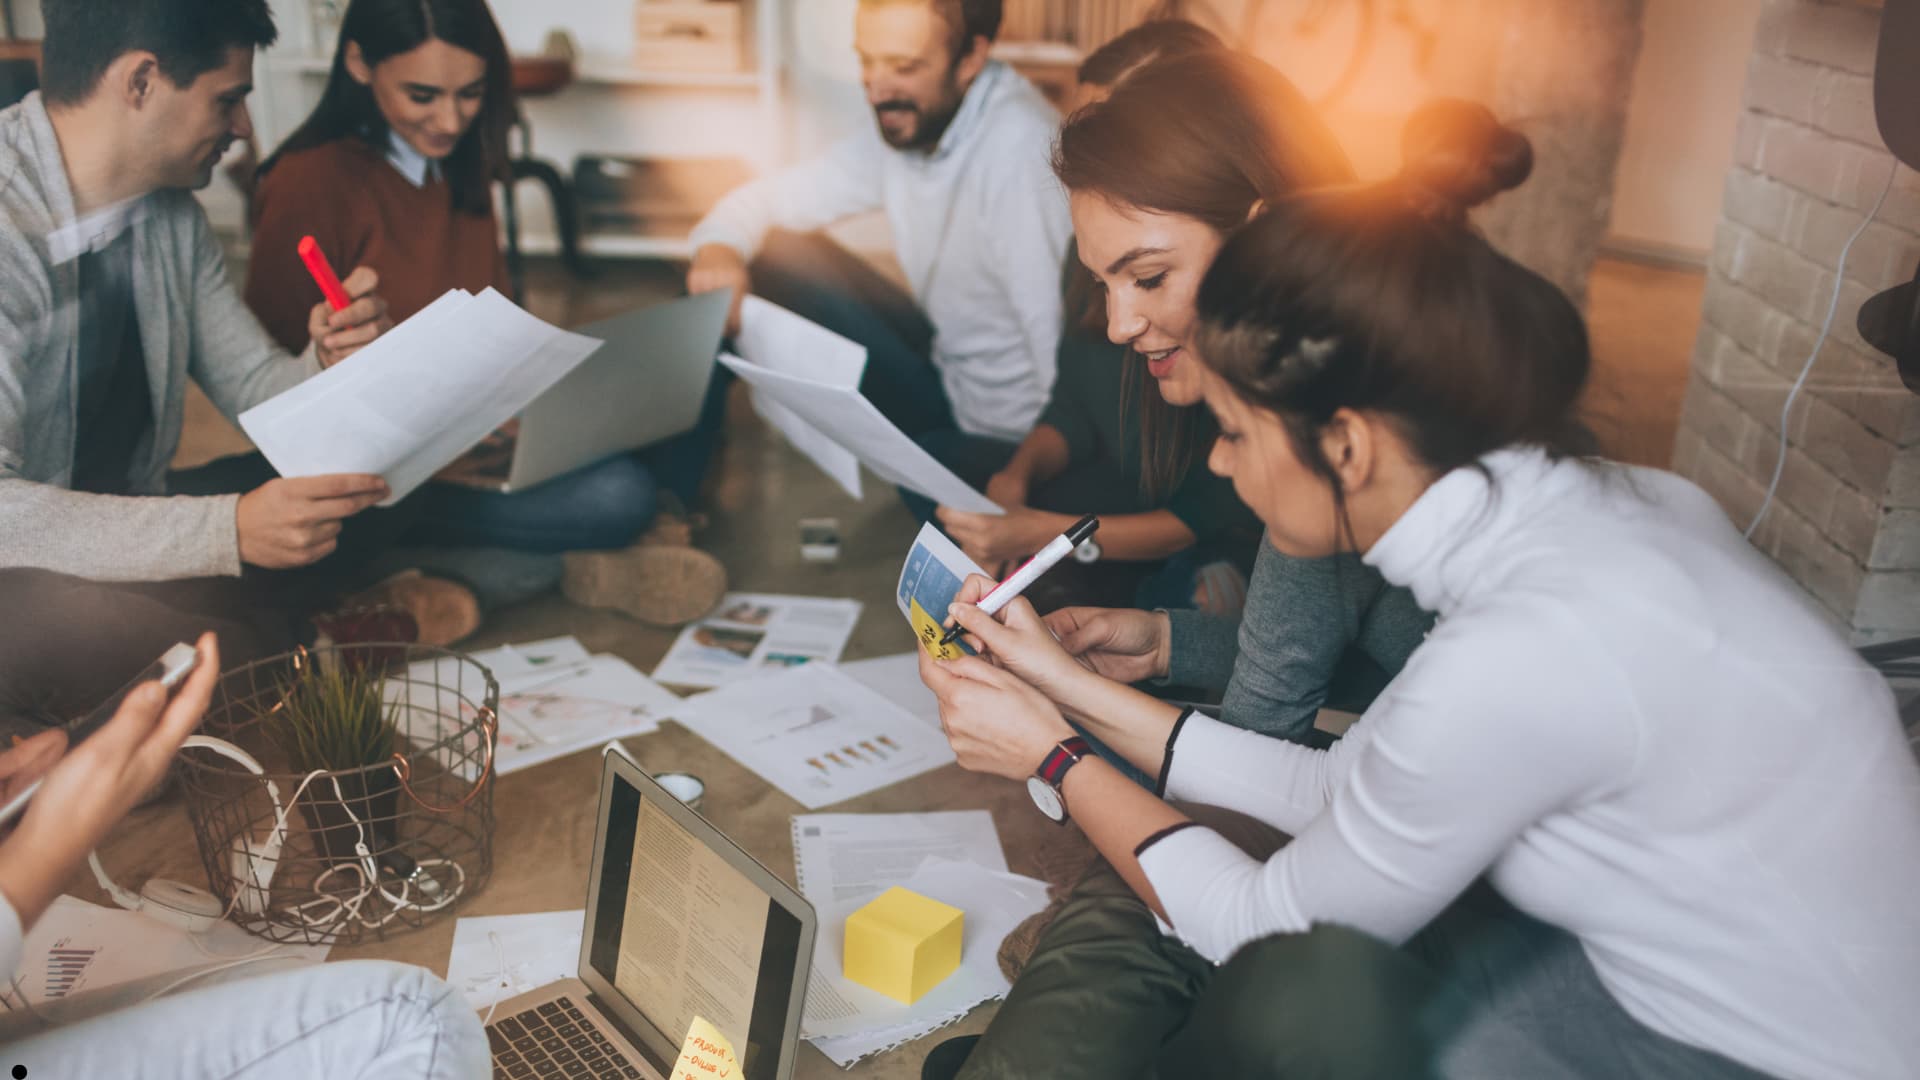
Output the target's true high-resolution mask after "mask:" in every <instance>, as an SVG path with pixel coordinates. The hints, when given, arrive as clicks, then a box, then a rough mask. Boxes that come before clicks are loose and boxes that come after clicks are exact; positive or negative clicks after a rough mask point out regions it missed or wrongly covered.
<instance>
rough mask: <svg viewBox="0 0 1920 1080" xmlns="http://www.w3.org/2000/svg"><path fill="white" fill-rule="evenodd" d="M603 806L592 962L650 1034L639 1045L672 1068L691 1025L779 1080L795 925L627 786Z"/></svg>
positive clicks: (750, 1079) (795, 952)
mask: <svg viewBox="0 0 1920 1080" xmlns="http://www.w3.org/2000/svg"><path fill="white" fill-rule="evenodd" d="M609 800H610V805H609V807H608V815H607V842H606V844H607V846H606V851H605V855H604V859H605V862H604V864H603V865H604V870H603V872H602V873H601V875H600V880H599V882H598V883H597V884H596V886H595V887H596V888H598V889H599V890H600V896H599V908H598V916H597V918H596V919H595V920H594V926H593V927H592V928H591V929H592V933H593V941H592V947H591V951H590V952H589V963H590V964H591V965H592V967H593V969H594V971H595V972H597V973H598V974H599V976H600V977H601V978H602V979H604V980H606V981H607V982H608V983H609V984H611V985H612V986H613V987H614V989H615V990H617V991H619V993H620V994H621V995H622V996H624V997H625V998H626V999H627V1001H628V1002H629V1003H630V1004H631V1005H632V1006H633V1007H634V1009H636V1010H638V1011H639V1013H640V1014H641V1015H642V1016H643V1017H644V1018H645V1019H646V1021H647V1022H648V1023H649V1024H651V1025H652V1026H653V1027H654V1028H655V1029H657V1033H658V1035H659V1036H661V1039H659V1040H646V1041H649V1042H656V1043H661V1044H664V1045H670V1046H671V1047H673V1049H671V1050H668V1051H667V1060H668V1062H669V1063H671V1061H672V1058H673V1054H675V1053H677V1052H678V1047H679V1045H680V1041H681V1039H682V1038H684V1037H685V1035H686V1032H687V1028H688V1027H689V1026H690V1025H691V1024H692V1022H693V1018H694V1016H695V1015H698V1016H701V1017H704V1018H705V1019H706V1020H708V1021H709V1022H711V1023H712V1024H713V1025H714V1026H715V1027H717V1028H719V1029H720V1031H721V1033H722V1034H724V1035H726V1036H727V1039H728V1041H730V1042H732V1043H733V1047H734V1050H735V1052H736V1053H738V1054H739V1055H740V1059H741V1066H742V1072H743V1073H744V1074H745V1076H746V1078H747V1080H761V1078H763V1077H773V1076H775V1075H777V1073H778V1070H779V1067H780V1047H781V1041H782V1038H783V1036H784V1035H785V1030H786V1022H787V1010H788V1006H789V1004H790V1002H789V998H790V996H791V994H792V991H793V983H794V967H795V964H796V962H797V960H798V957H799V950H800V933H801V927H800V920H799V919H798V918H796V917H795V916H794V914H793V913H792V912H790V911H788V910H787V909H786V908H783V907H781V906H780V905H779V904H777V903H775V902H774V901H773V899H772V898H771V897H769V896H768V895H767V894H766V893H765V892H764V891H762V890H761V889H760V887H759V886H757V885H755V884H754V883H753V882H752V881H750V880H748V878H747V877H746V875H744V874H742V873H741V872H740V871H739V870H737V869H735V868H734V867H733V866H732V865H731V864H729V863H728V862H727V860H726V859H725V858H723V857H722V856H721V855H720V854H719V853H718V852H716V851H714V850H713V849H712V848H711V847H709V846H708V845H707V844H706V843H704V842H703V841H702V840H701V839H700V838H699V837H696V836H695V835H694V834H692V833H690V832H688V831H687V829H686V828H685V827H683V826H682V825H681V824H680V823H679V822H677V821H675V820H674V819H673V818H672V817H671V816H670V815H669V814H668V813H667V812H666V811H665V810H664V809H662V808H661V807H659V806H658V805H656V804H654V803H652V802H650V801H647V800H644V799H643V798H642V797H641V794H640V790H639V789H638V788H636V787H634V786H633V785H632V784H630V783H628V782H627V781H626V779H624V778H623V777H620V776H618V775H615V776H614V778H613V786H612V789H611V791H610V792H609ZM642 1034H643V1035H644V1034H652V1033H642ZM655 1048H656V1049H657V1047H655Z"/></svg>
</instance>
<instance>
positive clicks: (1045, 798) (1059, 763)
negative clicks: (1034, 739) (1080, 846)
mask: <svg viewBox="0 0 1920 1080" xmlns="http://www.w3.org/2000/svg"><path fill="white" fill-rule="evenodd" d="M1091 753H1093V747H1092V746H1091V745H1090V744H1089V743H1088V742H1087V740H1085V739H1083V738H1081V737H1080V736H1078V735H1074V736H1072V737H1070V738H1067V739H1062V740H1061V742H1060V745H1058V746H1056V747H1054V748H1053V749H1052V750H1049V751H1047V756H1046V758H1045V760H1043V761H1041V762H1040V767H1039V768H1038V769H1035V770H1034V771H1033V775H1032V776H1029V777H1027V794H1028V795H1029V796H1031V797H1032V798H1033V804H1034V805H1035V806H1038V807H1039V808H1040V812H1041V813H1043V814H1045V815H1047V817H1049V818H1051V819H1052V820H1053V823H1054V824H1055V825H1065V824H1066V823H1067V797H1066V795H1065V794H1064V793H1062V792H1061V790H1060V785H1061V784H1062V783H1063V782H1064V781H1065V780H1066V778H1067V770H1068V769H1071V768H1073V767H1074V766H1075V765H1078V764H1080V759H1081V758H1083V757H1086V756H1087V755H1088V754H1091Z"/></svg>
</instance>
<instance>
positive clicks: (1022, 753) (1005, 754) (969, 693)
mask: <svg viewBox="0 0 1920 1080" xmlns="http://www.w3.org/2000/svg"><path fill="white" fill-rule="evenodd" d="M920 681H921V682H924V683H926V684H927V689H929V690H932V691H933V694H934V696H935V697H937V698H939V699H940V727H941V729H942V730H943V731H945V732H946V733H947V742H948V743H949V744H950V745H952V747H953V756H954V757H955V758H957V759H958V760H959V762H960V767H961V768H963V769H966V770H968V771H969V772H979V773H989V774H991V775H994V776H1003V777H1005V778H1007V779H1008V780H1023V779H1025V778H1027V777H1029V776H1032V775H1033V772H1034V770H1035V769H1038V768H1039V767H1040V763H1041V762H1042V761H1044V760H1046V757H1047V752H1048V751H1050V750H1052V749H1053V748H1054V746H1056V745H1058V744H1059V742H1060V741H1061V740H1062V739H1065V738H1067V737H1069V736H1071V735H1072V734H1073V728H1072V726H1071V725H1069V724H1068V723H1067V722H1066V720H1065V719H1064V718H1062V717H1061V715H1060V710H1059V709H1056V708H1054V706H1053V703H1052V702H1050V701H1048V700H1047V698H1046V695H1044V694H1042V693H1040V691H1038V690H1035V689H1034V688H1033V687H1031V686H1029V685H1027V683H1026V682H1025V681H1023V680H1022V679H1020V678H1019V677H1018V676H1016V675H1014V674H1012V673H1011V672H1008V671H1003V670H1001V669H1000V668H997V667H994V666H993V665H992V664H989V663H987V662H986V661H985V660H982V659H980V658H979V657H977V656H963V657H960V658H959V659H957V660H935V659H934V658H933V657H932V656H929V655H928V654H927V652H926V650H924V649H922V650H921V651H920Z"/></svg>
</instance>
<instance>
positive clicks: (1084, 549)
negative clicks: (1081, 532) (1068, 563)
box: [1073, 536, 1105, 565]
mask: <svg viewBox="0 0 1920 1080" xmlns="http://www.w3.org/2000/svg"><path fill="white" fill-rule="evenodd" d="M1103 554H1105V552H1104V551H1102V550H1101V548H1100V541H1098V540H1095V539H1094V538H1093V537H1091V536H1089V537H1087V538H1086V539H1085V540H1082V541H1080V543H1079V544H1078V545H1076V546H1075V547H1074V549H1073V560H1074V561H1075V562H1079V563H1087V564H1089V565H1091V564H1093V563H1097V562H1099V561H1100V556H1101V555H1103Z"/></svg>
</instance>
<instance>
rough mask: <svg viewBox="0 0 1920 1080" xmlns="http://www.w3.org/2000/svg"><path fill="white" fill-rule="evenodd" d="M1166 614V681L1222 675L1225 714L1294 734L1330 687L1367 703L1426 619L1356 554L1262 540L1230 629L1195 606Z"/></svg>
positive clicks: (1237, 722) (1307, 723)
mask: <svg viewBox="0 0 1920 1080" xmlns="http://www.w3.org/2000/svg"><path fill="white" fill-rule="evenodd" d="M1169 618H1170V620H1171V623H1172V631H1173V638H1172V643H1171V646H1170V649H1169V652H1170V657H1169V660H1170V663H1169V675H1168V681H1169V682H1172V683H1177V684H1180V685H1186V686H1199V687H1203V688H1207V689H1213V688H1216V687H1218V686H1220V685H1221V684H1222V683H1224V684H1225V686H1226V696H1225V697H1224V698H1223V699H1222V700H1221V703H1220V717H1221V719H1222V720H1224V721H1226V722H1227V723H1229V724H1232V725H1234V726H1236V727H1242V728H1246V729H1248V730H1251V731H1258V732H1261V733H1263V734H1267V735H1273V736H1276V737H1279V738H1284V739H1290V740H1293V741H1296V742H1298V741H1301V740H1303V739H1304V738H1305V737H1306V735H1307V732H1308V731H1310V730H1311V729H1312V728H1313V722H1314V718H1315V717H1316V716H1317V715H1318V714H1319V712H1320V708H1321V706H1323V705H1325V704H1326V703H1327V701H1328V700H1329V698H1330V697H1333V698H1336V699H1337V700H1338V702H1339V704H1341V705H1342V706H1346V707H1359V708H1364V707H1365V705H1366V703H1367V702H1368V701H1370V700H1371V699H1372V696H1373V694H1374V693H1377V692H1378V690H1379V688H1380V686H1382V685H1384V683H1385V681H1386V680H1387V679H1389V678H1391V677H1392V675H1394V674H1395V673H1397V672H1398V671H1399V670H1400V668H1401V667H1403V666H1404V665H1405V664H1406V661H1407V657H1408V656H1409V655H1411V654H1412V652H1413V650H1414V648H1415V647H1416V646H1418V645H1419V644H1420V641H1421V639H1422V638H1424V637H1425V636H1426V632H1427V630H1428V628H1430V627H1431V626H1432V625H1433V617H1432V616H1431V615H1429V614H1427V613H1426V612H1425V611H1422V610H1421V609H1420V607H1419V605H1417V604H1415V603H1414V601H1413V596H1412V594H1410V593H1408V592H1407V591H1406V590H1405V589H1398V588H1393V587H1390V586H1389V585H1387V583H1386V582H1385V581H1384V580H1382V579H1381V577H1380V575H1379V574H1378V573H1377V572H1376V571H1374V570H1373V569H1372V568H1371V567H1369V566H1367V565H1366V564H1365V563H1363V562H1361V561H1360V559H1359V557H1358V556H1354V555H1338V556H1334V557H1332V558H1324V559H1299V558H1294V557H1292V556H1289V555H1284V554H1282V553H1280V552H1279V551H1277V550H1275V548H1274V547H1273V545H1272V544H1270V543H1267V542H1265V541H1264V540H1263V541H1262V542H1261V544H1260V554H1259V557H1258V558H1257V559H1256V560H1255V562H1254V566H1253V580H1252V581H1251V582H1250V583H1249V585H1248V588H1247V608H1246V612H1245V614H1244V615H1243V616H1242V617H1241V620H1240V624H1239V627H1238V630H1237V633H1236V631H1235V629H1234V627H1233V624H1232V622H1231V620H1226V619H1220V618H1217V617H1212V616H1206V615H1200V614H1199V613H1197V612H1172V613H1169Z"/></svg>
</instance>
